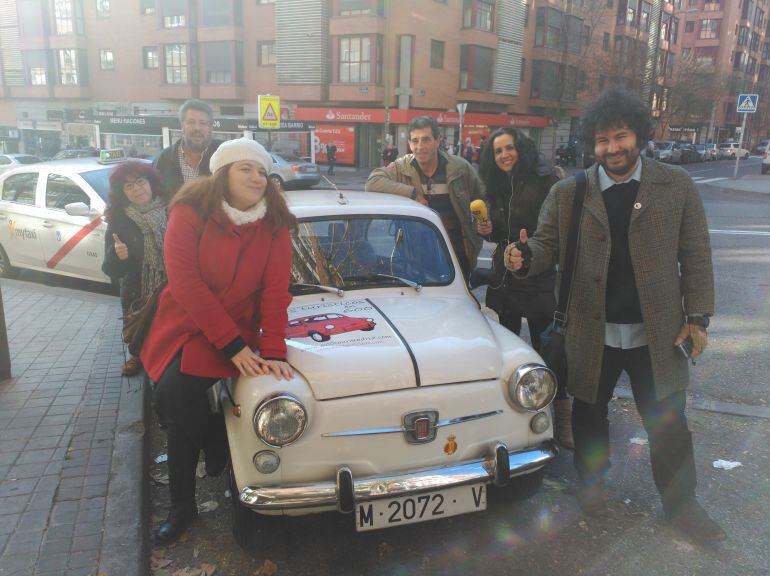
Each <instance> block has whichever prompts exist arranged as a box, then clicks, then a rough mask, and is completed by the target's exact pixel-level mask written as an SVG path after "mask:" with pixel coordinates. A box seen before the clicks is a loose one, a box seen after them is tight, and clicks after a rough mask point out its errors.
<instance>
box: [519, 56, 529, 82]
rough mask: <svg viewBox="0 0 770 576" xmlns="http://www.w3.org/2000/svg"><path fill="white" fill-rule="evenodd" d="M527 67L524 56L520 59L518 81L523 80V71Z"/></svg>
mask: <svg viewBox="0 0 770 576" xmlns="http://www.w3.org/2000/svg"><path fill="white" fill-rule="evenodd" d="M526 69H527V60H526V58H522V59H521V73H520V74H519V82H524V72H525V70H526Z"/></svg>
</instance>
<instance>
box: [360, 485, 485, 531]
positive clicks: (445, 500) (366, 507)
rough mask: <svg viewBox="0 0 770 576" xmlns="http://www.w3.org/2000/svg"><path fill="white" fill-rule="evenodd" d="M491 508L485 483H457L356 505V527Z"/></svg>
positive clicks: (373, 527) (386, 525) (398, 523)
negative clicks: (465, 484)
mask: <svg viewBox="0 0 770 576" xmlns="http://www.w3.org/2000/svg"><path fill="white" fill-rule="evenodd" d="M486 509H487V487H486V485H485V484H472V485H468V486H455V487H454V488H446V489H444V490H438V491H436V492H425V493H424V494H415V495H414V496H402V497H400V498H391V499H387V498H385V499H382V500H373V501H371V502H363V503H361V504H358V506H356V530H357V531H358V532H365V531H367V530H379V529H380V528H390V527H391V526H402V525H404V524H416V523H417V522H426V521H428V520H437V519H439V518H448V517H449V516H457V515H458V514H466V513H468V512H478V511H480V510H486Z"/></svg>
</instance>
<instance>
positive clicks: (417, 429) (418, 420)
mask: <svg viewBox="0 0 770 576" xmlns="http://www.w3.org/2000/svg"><path fill="white" fill-rule="evenodd" d="M402 422H403V430H404V437H405V438H406V441H407V442H409V444H427V443H428V442H433V441H434V440H435V439H436V432H437V431H438V428H437V424H438V411H437V410H419V411H417V412H410V413H409V414H405V415H404V416H403V419H402Z"/></svg>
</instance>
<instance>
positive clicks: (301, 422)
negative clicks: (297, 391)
mask: <svg viewBox="0 0 770 576" xmlns="http://www.w3.org/2000/svg"><path fill="white" fill-rule="evenodd" d="M306 425H307V411H306V410H305V407H304V406H303V405H302V403H301V402H300V401H299V400H297V398H295V397H294V396H292V395H291V394H286V393H279V394H275V395H273V396H270V397H268V398H266V399H265V400H264V401H263V402H262V403H261V404H260V405H259V406H258V407H257V410H256V411H255V412H254V431H255V432H256V433H257V436H259V439H260V440H262V442H264V443H265V444H267V445H268V446H272V447H274V448H279V447H281V446H287V445H289V444H291V443H292V442H295V441H296V440H297V439H298V438H299V437H300V436H302V433H303V432H304V431H305V426H306Z"/></svg>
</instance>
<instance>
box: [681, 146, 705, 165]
mask: <svg viewBox="0 0 770 576" xmlns="http://www.w3.org/2000/svg"><path fill="white" fill-rule="evenodd" d="M675 146H677V147H678V148H679V161H678V162H677V163H678V164H689V163H691V162H700V161H701V158H700V153H699V152H698V150H697V149H696V148H695V145H694V144H684V143H677V144H676V145H675Z"/></svg>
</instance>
